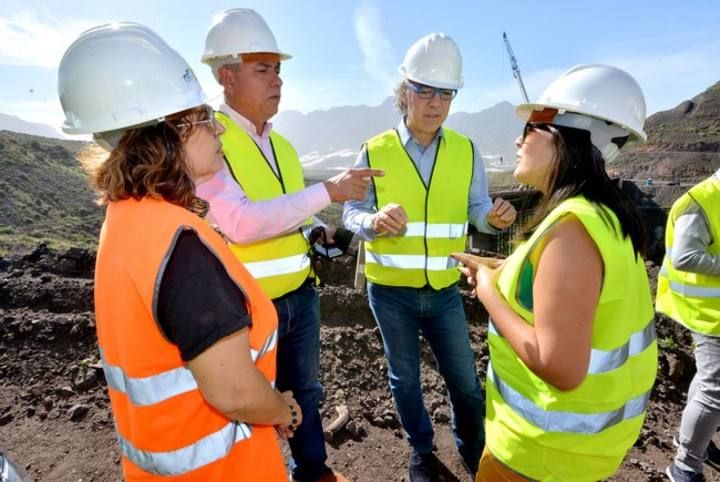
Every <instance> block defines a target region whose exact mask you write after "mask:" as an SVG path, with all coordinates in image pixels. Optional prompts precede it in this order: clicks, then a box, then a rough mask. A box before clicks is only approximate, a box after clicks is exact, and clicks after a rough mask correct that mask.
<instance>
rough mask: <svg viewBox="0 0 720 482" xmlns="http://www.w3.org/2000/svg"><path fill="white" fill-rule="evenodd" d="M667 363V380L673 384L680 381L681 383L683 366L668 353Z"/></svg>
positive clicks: (683, 373)
mask: <svg viewBox="0 0 720 482" xmlns="http://www.w3.org/2000/svg"><path fill="white" fill-rule="evenodd" d="M667 361H668V378H669V379H670V380H672V381H673V383H679V382H680V381H682V379H683V376H684V375H685V366H684V365H683V364H682V363H681V362H680V360H678V358H677V357H676V356H675V355H674V354H672V353H668V355H667Z"/></svg>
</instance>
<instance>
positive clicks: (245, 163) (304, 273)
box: [216, 112, 312, 299]
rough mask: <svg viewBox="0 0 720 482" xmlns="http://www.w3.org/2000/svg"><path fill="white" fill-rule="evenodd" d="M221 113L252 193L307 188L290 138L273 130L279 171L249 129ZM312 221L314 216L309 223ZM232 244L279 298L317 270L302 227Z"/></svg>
mask: <svg viewBox="0 0 720 482" xmlns="http://www.w3.org/2000/svg"><path fill="white" fill-rule="evenodd" d="M216 118H217V120H218V122H220V123H221V124H222V125H223V126H224V127H225V132H224V133H223V134H222V135H221V136H220V141H221V142H222V146H223V151H225V158H226V159H227V162H228V166H229V167H230V172H231V173H232V175H233V177H234V178H235V180H236V181H237V183H238V184H239V185H240V187H241V188H242V190H243V191H245V194H246V195H247V197H248V199H250V200H251V201H266V200H269V199H273V198H276V197H278V196H282V195H284V194H291V193H294V192H298V191H301V190H302V189H304V188H305V180H304V178H303V170H302V165H301V164H300V159H299V158H298V155H297V152H295V149H294V148H293V147H292V145H291V144H290V142H288V141H287V139H285V138H284V137H282V136H281V135H279V134H277V133H276V132H272V133H271V134H270V144H271V146H272V149H273V153H274V154H275V161H276V162H277V167H278V173H279V174H275V171H273V169H272V167H270V164H269V163H268V160H267V159H265V156H264V155H263V153H262V151H261V150H260V148H259V147H258V145H257V144H256V143H255V141H253V140H252V138H251V137H250V136H249V135H248V134H247V132H245V131H244V130H243V129H242V128H241V127H239V126H238V125H237V124H236V123H235V122H233V121H232V120H231V119H230V118H229V117H228V116H227V115H225V114H223V113H222V112H217V113H216ZM309 224H312V219H311V218H308V220H307V221H306V223H305V225H309ZM230 249H232V251H233V253H235V256H237V257H238V259H239V260H240V261H242V262H243V264H244V265H245V267H246V268H247V270H248V271H249V272H250V273H251V274H252V275H253V277H254V278H255V279H256V280H257V281H258V282H259V283H260V286H261V287H262V288H263V289H264V290H265V292H266V293H267V294H268V296H270V298H273V299H275V298H278V297H280V296H282V295H284V294H286V293H289V292H291V291H293V290H295V289H297V288H299V287H300V285H302V284H303V282H305V280H306V279H307V278H308V277H309V276H310V274H311V272H312V271H311V266H310V258H309V256H308V251H309V245H308V242H307V240H306V239H305V237H304V236H303V235H302V233H301V231H300V229H298V230H297V231H294V232H292V233H290V234H286V235H283V236H278V237H275V238H272V239H266V240H262V241H257V242H254V243H251V244H243V245H239V244H231V245H230Z"/></svg>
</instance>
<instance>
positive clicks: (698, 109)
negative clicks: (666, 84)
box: [608, 82, 720, 191]
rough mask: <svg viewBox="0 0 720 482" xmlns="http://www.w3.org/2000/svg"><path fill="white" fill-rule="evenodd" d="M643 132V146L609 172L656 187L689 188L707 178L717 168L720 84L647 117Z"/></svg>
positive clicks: (719, 157) (719, 163)
mask: <svg viewBox="0 0 720 482" xmlns="http://www.w3.org/2000/svg"><path fill="white" fill-rule="evenodd" d="M645 130H646V132H647V133H648V141H647V143H646V144H644V145H640V146H636V147H631V148H628V149H627V150H626V151H625V152H624V153H623V154H621V155H620V156H619V157H618V159H617V161H616V162H614V163H612V164H610V165H609V166H608V170H609V171H616V172H617V173H618V174H620V175H621V176H622V177H624V178H626V179H634V180H638V181H639V180H645V179H647V178H652V179H653V181H654V182H655V183H656V184H658V183H660V184H662V183H668V182H670V183H680V184H689V183H694V182H697V181H698V180H699V179H702V178H704V177H706V176H709V175H710V174H712V173H713V172H715V171H716V170H717V169H718V167H720V82H718V83H716V84H715V85H713V86H711V87H710V88H708V89H707V90H706V91H705V92H703V93H701V94H699V95H697V96H695V97H693V98H692V99H691V100H686V101H684V102H682V103H681V104H679V105H678V106H677V107H675V108H674V109H670V110H667V111H663V112H658V113H656V114H654V115H652V116H650V117H649V118H648V120H647V122H646V124H645ZM684 187H685V189H687V186H684ZM680 190H681V191H682V189H680Z"/></svg>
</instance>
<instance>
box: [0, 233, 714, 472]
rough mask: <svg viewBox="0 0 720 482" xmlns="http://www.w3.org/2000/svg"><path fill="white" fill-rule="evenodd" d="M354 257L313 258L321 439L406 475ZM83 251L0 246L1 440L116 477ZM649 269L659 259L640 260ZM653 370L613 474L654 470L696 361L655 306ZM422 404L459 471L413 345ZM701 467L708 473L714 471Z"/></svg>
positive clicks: (32, 458)
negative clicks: (0, 251)
mask: <svg viewBox="0 0 720 482" xmlns="http://www.w3.org/2000/svg"><path fill="white" fill-rule="evenodd" d="M352 262H353V261H352V259H349V258H348V259H345V260H344V261H341V262H336V263H335V264H334V265H332V266H330V265H323V266H319V271H320V272H321V275H322V276H323V278H324V280H325V283H326V284H325V286H323V287H321V288H320V292H321V303H322V310H323V327H322V334H321V336H322V359H321V373H322V382H323V384H324V386H325V397H324V400H323V403H322V413H323V415H324V419H325V423H326V424H329V423H330V421H331V420H332V419H333V418H334V417H335V414H336V407H339V406H341V405H344V406H346V407H347V408H348V410H349V413H350V421H349V423H348V424H347V425H345V427H344V428H343V429H342V430H341V431H339V432H338V433H337V434H336V435H335V437H334V438H333V440H332V441H331V442H330V443H329V446H328V447H329V453H330V462H331V463H332V465H333V466H334V467H335V468H337V469H338V470H341V471H342V472H344V473H345V474H346V475H348V476H349V477H350V479H351V480H354V481H368V482H369V481H392V480H396V481H402V480H406V479H407V475H406V463H407V457H408V449H407V443H406V442H405V441H404V440H403V434H402V432H401V430H400V428H399V426H400V425H399V422H398V420H397V417H396V415H395V410H394V408H393V404H392V398H391V396H390V392H389V389H388V387H387V381H386V372H385V370H386V364H385V360H384V357H383V355H382V346H381V343H380V339H379V333H378V331H377V329H376V328H375V327H374V322H373V321H372V318H371V315H370V313H369V310H368V309H367V299H366V296H365V294H364V293H363V292H361V291H358V290H355V289H353V288H352V287H351V286H350V275H351V273H352V271H353V264H352ZM93 263H94V258H93V253H91V252H88V251H86V250H81V249H70V250H67V251H62V252H56V251H51V250H49V249H48V248H46V247H44V246H40V247H38V248H37V249H35V250H34V251H33V252H32V253H31V254H29V255H26V256H21V257H13V258H5V259H2V258H0V380H1V382H0V383H1V385H0V388H1V389H0V450H3V451H6V452H7V453H8V454H9V456H10V457H11V458H12V459H14V460H15V461H17V462H18V463H19V465H20V466H21V467H24V468H25V469H26V470H27V471H28V473H29V474H30V475H31V476H32V477H33V478H35V479H36V480H46V481H72V482H77V481H84V482H87V481H113V480H121V472H120V466H119V454H118V447H117V445H116V442H115V438H114V432H113V423H112V417H111V414H110V408H109V402H108V398H107V393H106V390H105V381H104V378H103V374H102V370H101V369H100V368H99V366H98V364H97V361H98V352H97V346H96V341H95V327H94V317H93V313H92V286H93V282H92V267H93ZM649 272H650V273H651V276H652V278H653V279H654V278H655V276H656V273H657V266H655V265H652V264H651V263H650V264H649ZM465 301H466V310H467V314H468V319H469V326H470V334H471V339H472V344H473V348H474V349H475V351H476V353H477V370H478V373H479V375H480V376H481V377H484V375H485V368H486V365H487V346H486V315H485V314H484V312H483V310H482V309H481V307H480V305H479V304H478V303H477V301H476V300H474V299H473V298H471V297H469V296H466V297H465ZM657 323H658V337H659V340H660V345H661V355H660V367H659V371H658V382H657V384H656V386H655V388H654V390H653V394H652V401H651V405H650V410H649V415H648V418H647V421H646V424H645V428H644V429H643V432H642V435H641V437H640V439H639V440H638V442H637V443H636V445H635V448H633V450H632V452H631V453H630V454H629V456H628V458H627V459H626V461H625V463H624V465H623V467H622V468H621V470H620V471H619V472H618V474H617V475H616V476H615V477H614V479H613V480H618V481H638V480H663V475H662V471H663V470H664V468H665V466H666V465H667V464H668V463H669V461H670V459H671V457H672V453H673V448H672V443H671V437H672V435H673V433H674V431H675V429H676V427H677V425H678V422H679V418H680V413H681V410H682V406H683V402H684V399H685V394H686V390H687V386H688V384H689V381H690V379H691V377H692V375H693V371H694V368H693V367H694V365H693V361H692V355H691V350H690V346H691V343H690V338H689V336H688V334H687V333H686V332H684V331H683V330H680V329H678V327H677V326H676V325H675V324H674V323H672V322H669V321H668V320H667V319H665V318H663V317H658V319H657ZM423 386H424V390H425V393H426V404H427V406H428V407H429V409H430V411H431V414H432V418H433V420H434V422H435V428H436V433H437V436H436V439H437V453H438V457H439V459H440V460H441V461H442V462H443V464H444V465H445V467H446V473H445V476H444V480H447V481H455V480H460V481H467V480H470V478H469V477H468V476H467V475H466V474H465V472H464V471H463V469H462V468H461V466H460V463H459V459H458V457H457V455H456V453H455V451H454V446H453V442H452V436H451V433H450V427H449V411H448V401H447V399H446V398H445V395H444V386H443V382H442V379H441V378H440V376H439V375H438V373H437V372H436V370H435V368H434V364H433V361H432V356H431V354H430V352H429V351H428V350H427V348H425V349H424V351H423ZM713 477H714V476H711V478H710V480H720V477H714V478H713Z"/></svg>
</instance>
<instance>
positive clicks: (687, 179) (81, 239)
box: [0, 82, 720, 256]
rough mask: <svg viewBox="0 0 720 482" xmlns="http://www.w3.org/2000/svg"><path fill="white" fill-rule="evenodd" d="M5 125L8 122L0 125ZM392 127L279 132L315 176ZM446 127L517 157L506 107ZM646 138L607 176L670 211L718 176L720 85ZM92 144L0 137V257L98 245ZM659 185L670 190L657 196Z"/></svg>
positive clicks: (341, 120) (297, 126) (333, 118)
mask: <svg viewBox="0 0 720 482" xmlns="http://www.w3.org/2000/svg"><path fill="white" fill-rule="evenodd" d="M5 117H10V116H4V117H0V119H3V118H5ZM398 119H399V116H398V114H397V113H395V112H394V111H393V109H392V103H391V101H390V100H386V101H385V102H383V104H382V105H380V106H377V107H366V106H359V107H347V106H346V107H337V108H335V109H330V110H328V111H317V112H311V113H309V114H300V113H297V112H294V113H293V112H283V113H281V114H279V115H278V116H277V119H276V126H277V128H278V130H280V131H281V132H282V133H284V134H285V135H286V136H287V137H289V138H290V140H291V141H292V142H293V143H294V144H295V146H296V147H297V148H298V151H299V152H300V153H302V154H303V160H304V162H305V164H306V168H307V172H308V173H309V177H313V175H314V174H317V173H324V172H336V171H335V170H336V169H339V168H341V167H345V166H349V165H351V164H352V163H353V162H354V160H355V157H356V155H357V152H358V151H359V149H360V146H361V143H362V142H363V141H365V140H366V139H367V138H369V137H371V136H372V135H374V134H375V133H378V132H381V131H382V130H384V129H387V128H390V127H393V126H394V125H395V124H396V123H397V122H398ZM446 125H447V126H450V127H453V128H455V129H457V130H459V131H460V132H463V133H465V134H466V135H468V136H470V137H471V138H472V139H473V140H474V141H475V142H476V144H477V145H478V148H479V150H480V152H481V153H483V154H484V155H485V161H486V166H489V167H492V160H493V159H497V158H492V157H490V156H491V155H493V154H494V155H502V156H503V157H504V158H505V161H506V162H507V161H508V160H510V162H514V151H515V148H514V147H512V148H508V147H507V146H512V145H513V141H514V139H515V137H516V136H517V134H518V133H519V132H520V129H521V127H522V123H521V122H520V121H519V120H516V118H515V117H514V114H513V107H512V105H511V104H509V103H506V102H505V103H501V104H498V105H496V106H495V107H493V108H491V109H487V110H485V111H481V112H477V113H474V114H466V113H457V114H454V115H452V116H450V118H449V119H448V121H447V123H446ZM2 126H3V124H0V129H2ZM645 130H646V131H647V133H648V142H647V143H646V144H643V145H639V146H633V147H628V148H626V149H624V150H623V151H622V153H621V155H620V156H618V159H617V160H616V161H615V162H613V163H611V164H609V165H608V166H607V169H608V171H610V172H611V174H613V175H616V176H620V177H622V178H624V179H631V180H634V181H635V183H636V184H650V185H651V186H652V182H653V181H654V185H655V187H651V189H650V193H649V194H650V195H651V196H655V200H656V201H657V203H658V204H659V205H661V206H664V207H667V206H669V205H670V204H671V203H672V201H673V200H674V199H675V198H676V197H677V196H678V195H679V194H680V193H681V192H683V191H685V190H687V186H688V185H690V183H693V182H697V181H698V180H699V179H702V178H704V177H707V176H708V175H710V174H711V173H712V172H714V171H715V170H717V169H718V168H720V82H719V83H716V84H715V85H713V86H711V87H709V88H708V89H707V90H706V91H704V92H702V93H700V94H698V95H697V96H695V97H693V98H692V99H690V100H687V101H685V102H682V103H681V104H679V105H678V106H677V107H675V108H674V109H670V110H667V111H664V112H658V113H656V114H654V115H652V116H651V117H650V118H648V120H647V122H646V124H645ZM328 139H330V141H328ZM90 145H91V144H90V143H88V142H82V141H69V140H58V139H51V138H48V137H39V136H35V135H27V134H20V133H15V132H6V131H2V130H0V256H2V255H3V254H4V253H7V252H18V251H20V252H22V251H26V250H27V249H30V248H31V247H32V246H35V245H37V243H38V242H39V241H41V240H46V241H49V242H50V243H51V244H53V245H55V246H58V245H60V246H63V245H64V246H70V245H73V246H92V245H93V244H94V242H95V239H96V236H97V231H98V229H99V226H100V224H101V222H102V217H103V214H104V210H103V209H102V208H101V207H99V206H98V205H97V204H95V203H94V202H93V198H94V196H93V194H92V192H91V190H90V187H89V184H88V182H87V178H86V176H85V174H84V173H83V172H82V170H81V168H80V165H79V164H78V162H77V160H76V158H77V156H78V154H79V153H81V152H83V151H84V149H85V148H87V147H88V146H90ZM503 149H507V150H503ZM498 153H499V154H498ZM488 160H490V162H488ZM501 178H503V179H502V180H500V179H501ZM505 178H509V173H505V172H497V173H490V176H489V181H490V186H491V189H492V188H495V189H497V187H498V186H505V185H508V183H507V182H505V181H506V179H505ZM648 178H649V179H648ZM648 181H649V182H648ZM663 184H664V185H665V186H666V187H667V188H669V189H664V190H660V189H656V188H657V186H661V185H663ZM668 184H669V185H670V186H667V185H668ZM673 189H676V190H673ZM323 215H324V214H321V216H323Z"/></svg>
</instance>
